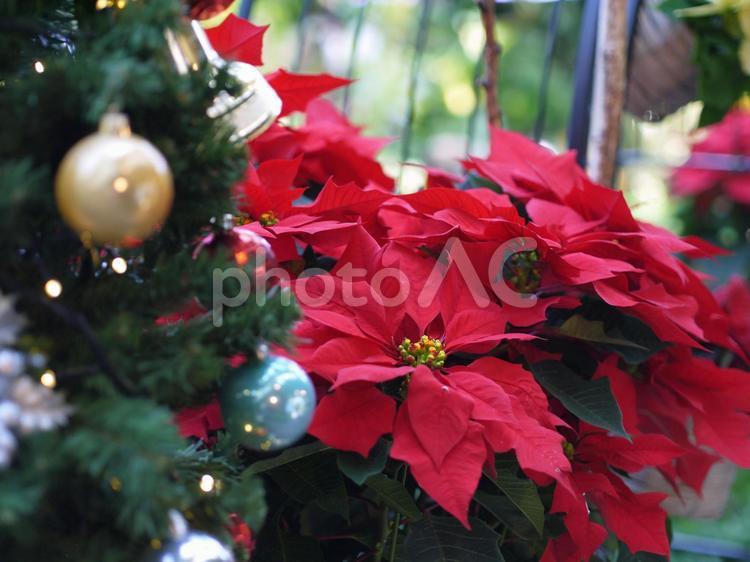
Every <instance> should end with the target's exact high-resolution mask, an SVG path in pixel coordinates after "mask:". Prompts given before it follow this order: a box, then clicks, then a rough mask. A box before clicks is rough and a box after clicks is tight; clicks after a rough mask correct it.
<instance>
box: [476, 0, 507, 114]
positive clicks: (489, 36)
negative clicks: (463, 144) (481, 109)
mask: <svg viewBox="0 0 750 562" xmlns="http://www.w3.org/2000/svg"><path fill="white" fill-rule="evenodd" d="M477 4H478V5H479V11H480V12H481V14H482V25H483V26H484V35H485V41H484V80H483V81H482V85H483V86H484V89H485V91H486V93H487V120H488V121H489V123H490V125H492V126H494V127H502V126H503V112H502V110H501V109H500V100H499V98H498V92H497V83H498V80H499V78H500V65H499V60H500V55H501V53H502V48H501V47H500V43H498V42H497V39H495V0H477Z"/></svg>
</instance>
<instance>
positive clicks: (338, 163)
mask: <svg viewBox="0 0 750 562" xmlns="http://www.w3.org/2000/svg"><path fill="white" fill-rule="evenodd" d="M305 112H306V114H307V120H306V122H305V125H304V126H303V127H301V128H299V129H293V128H284V127H281V126H278V127H272V128H271V129H269V130H268V131H266V132H265V133H264V134H262V135H261V136H260V137H258V138H257V139H255V140H254V141H252V143H251V144H250V146H251V149H252V152H253V155H254V157H255V158H256V159H257V160H259V161H261V162H262V161H264V160H269V159H274V158H294V157H296V156H298V155H302V157H303V159H302V165H301V167H300V171H299V174H298V176H297V178H296V180H295V182H296V183H297V184H298V185H299V184H317V185H323V184H324V183H325V182H326V181H328V180H329V179H333V180H334V181H336V182H337V183H339V184H341V183H347V182H354V183H356V184H357V185H359V186H360V187H367V186H374V187H377V188H380V189H385V190H387V191H391V190H393V186H394V182H393V179H392V178H390V177H388V176H386V175H385V173H384V172H383V169H382V167H381V166H380V164H379V163H378V162H377V161H376V160H375V155H376V154H377V153H378V152H379V151H380V149H382V148H383V146H384V145H385V144H386V143H388V141H389V139H384V138H375V137H364V136H362V135H361V134H360V133H361V130H362V128H361V127H356V126H354V125H352V124H351V123H350V122H349V120H348V119H347V118H346V117H345V116H344V115H342V114H341V113H339V112H338V111H337V110H336V108H335V107H334V106H333V105H332V104H331V103H329V102H328V101H325V100H322V99H316V100H313V101H311V102H310V103H308V104H307V107H306V109H305Z"/></svg>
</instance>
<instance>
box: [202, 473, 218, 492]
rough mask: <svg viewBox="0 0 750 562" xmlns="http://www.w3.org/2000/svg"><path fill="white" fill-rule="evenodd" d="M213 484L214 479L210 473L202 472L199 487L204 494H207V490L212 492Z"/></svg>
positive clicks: (214, 483) (214, 482)
mask: <svg viewBox="0 0 750 562" xmlns="http://www.w3.org/2000/svg"><path fill="white" fill-rule="evenodd" d="M215 485H216V481H215V480H214V477H213V476H211V475H210V474H204V475H203V476H201V481H200V484H199V487H200V489H201V491H202V492H205V493H206V494H208V493H209V492H213V490H214V486H215Z"/></svg>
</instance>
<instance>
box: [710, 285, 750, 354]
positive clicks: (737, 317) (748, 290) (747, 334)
mask: <svg viewBox="0 0 750 562" xmlns="http://www.w3.org/2000/svg"><path fill="white" fill-rule="evenodd" d="M715 295H716V298H717V300H718V301H719V303H720V304H721V306H722V308H723V309H724V310H725V311H726V313H727V316H728V317H729V331H730V333H731V335H732V338H734V340H735V341H736V342H737V345H739V347H740V348H741V349H742V351H744V352H745V354H746V355H747V354H750V286H748V282H747V281H746V280H745V279H743V278H742V277H740V276H739V275H733V276H732V277H731V278H730V279H729V281H727V283H726V284H724V285H722V286H721V287H719V288H718V289H717V290H716V291H715Z"/></svg>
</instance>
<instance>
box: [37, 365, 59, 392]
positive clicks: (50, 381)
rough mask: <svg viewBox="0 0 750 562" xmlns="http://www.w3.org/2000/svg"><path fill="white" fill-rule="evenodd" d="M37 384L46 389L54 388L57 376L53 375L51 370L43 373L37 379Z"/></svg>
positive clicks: (53, 372)
mask: <svg viewBox="0 0 750 562" xmlns="http://www.w3.org/2000/svg"><path fill="white" fill-rule="evenodd" d="M39 382H41V383H42V386H46V387H47V388H55V387H56V386H57V376H56V375H55V371H53V370H52V369H47V370H46V371H44V372H43V373H42V376H40V377H39Z"/></svg>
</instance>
